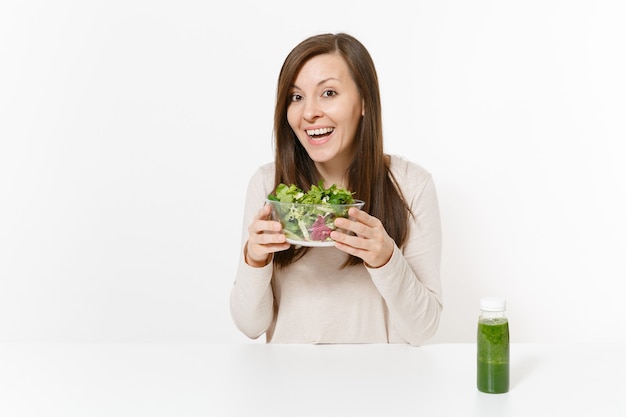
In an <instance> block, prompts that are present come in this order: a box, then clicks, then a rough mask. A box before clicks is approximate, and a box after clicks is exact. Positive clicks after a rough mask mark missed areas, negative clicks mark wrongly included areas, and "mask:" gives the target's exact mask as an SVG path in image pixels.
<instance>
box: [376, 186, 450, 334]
mask: <svg viewBox="0 0 626 417" xmlns="http://www.w3.org/2000/svg"><path fill="white" fill-rule="evenodd" d="M407 182H408V185H418V184H415V182H414V181H411V179H408V181H407ZM411 183H413V184H411ZM405 185H407V184H405ZM408 195H409V196H410V195H411V194H410V193H409V194H408ZM412 195H413V197H412V199H411V200H409V201H407V203H409V204H410V207H411V210H412V212H413V216H411V217H410V222H409V223H410V225H409V237H408V240H407V242H406V244H405V245H404V247H403V249H402V250H400V249H399V248H398V247H397V246H396V247H395V248H394V252H393V254H392V256H391V259H390V260H389V262H387V264H385V265H383V266H382V267H380V268H368V272H369V273H370V275H371V277H372V280H373V282H374V285H376V287H377V288H378V291H379V292H380V294H381V295H382V297H383V298H384V299H385V302H386V304H387V307H388V309H389V319H390V321H391V324H392V326H393V327H394V329H392V330H394V331H395V332H397V334H398V335H399V337H401V338H402V339H403V340H405V341H406V342H407V343H409V344H411V345H415V346H418V345H421V344H423V343H424V342H425V341H426V340H427V339H429V338H430V337H432V336H433V335H434V334H435V332H436V331H437V328H438V326H439V319H440V316H441V311H442V308H443V304H442V296H441V282H440V263H441V221H440V214H439V205H438V201H437V193H436V190H435V185H434V183H433V180H432V177H431V175H430V174H427V176H426V178H425V180H424V181H423V182H422V185H421V186H419V187H417V189H416V190H413V194H412ZM405 196H407V193H406V192H405Z"/></svg>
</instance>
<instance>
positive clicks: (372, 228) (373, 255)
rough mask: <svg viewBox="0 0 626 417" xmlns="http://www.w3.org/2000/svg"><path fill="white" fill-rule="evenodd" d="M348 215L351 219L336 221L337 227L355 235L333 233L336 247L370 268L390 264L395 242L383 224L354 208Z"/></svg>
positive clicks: (332, 237) (339, 232)
mask: <svg viewBox="0 0 626 417" xmlns="http://www.w3.org/2000/svg"><path fill="white" fill-rule="evenodd" d="M348 215H349V216H350V219H344V218H337V219H335V226H337V228H339V229H344V230H346V231H350V232H353V233H354V234H355V235H354V236H353V235H349V234H347V233H342V232H341V231H339V230H335V231H333V232H332V233H331V234H330V238H331V239H333V240H334V241H335V247H336V248H337V249H340V250H342V251H344V252H347V253H349V254H351V255H354V256H358V257H359V258H361V259H363V262H365V265H367V266H368V267H370V268H380V267H381V266H383V265H385V264H386V263H387V262H389V259H391V255H392V254H393V248H394V241H393V239H392V238H391V237H390V236H389V235H388V234H387V231H386V230H385V227H384V226H383V224H382V222H381V221H380V220H378V219H377V218H376V217H374V216H370V215H369V214H367V213H366V212H364V211H363V210H359V209H357V208H354V207H353V208H351V209H350V211H349V212H348Z"/></svg>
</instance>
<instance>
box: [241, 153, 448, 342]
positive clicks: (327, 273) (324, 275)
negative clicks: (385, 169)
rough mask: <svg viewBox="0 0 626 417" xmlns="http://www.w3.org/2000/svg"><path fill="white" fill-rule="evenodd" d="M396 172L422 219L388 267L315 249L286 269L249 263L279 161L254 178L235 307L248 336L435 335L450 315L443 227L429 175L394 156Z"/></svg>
mask: <svg viewBox="0 0 626 417" xmlns="http://www.w3.org/2000/svg"><path fill="white" fill-rule="evenodd" d="M390 167H391V171H392V173H393V175H394V176H395V178H396V180H397V181H398V183H399V185H400V189H401V191H402V192H403V194H404V196H405V198H406V200H407V202H408V203H409V204H410V206H411V210H412V211H413V214H414V217H411V222H410V228H409V238H408V240H407V242H406V244H405V245H404V247H403V248H402V249H400V248H398V247H397V246H396V247H395V249H394V253H393V255H392V257H391V259H390V261H389V262H388V263H387V264H386V265H384V266H382V267H380V268H375V269H372V268H367V267H366V266H364V265H363V264H361V265H357V266H351V267H348V268H345V269H341V268H340V266H341V265H342V264H343V262H344V261H345V259H346V257H347V254H345V253H344V252H342V251H340V250H338V249H336V248H334V247H315V248H311V249H310V250H309V252H308V253H307V254H306V255H305V256H304V257H302V258H300V259H299V260H298V261H296V262H295V263H293V264H291V265H289V266H288V267H286V268H283V269H278V268H276V269H275V268H274V265H273V263H271V262H270V263H269V264H268V265H266V266H265V267H262V268H254V267H251V266H249V265H248V264H246V262H245V261H244V257H243V247H244V245H245V242H246V240H247V238H248V231H247V229H248V226H249V225H250V223H251V221H252V219H253V217H254V216H255V215H256V213H257V212H258V210H259V209H260V208H261V207H262V206H263V204H264V202H265V199H266V197H267V195H268V194H269V193H271V192H272V191H273V188H274V164H273V163H268V164H265V165H263V166H261V167H260V168H259V169H258V170H257V171H256V173H255V174H254V175H253V176H252V177H251V179H250V182H249V186H248V190H247V196H246V205H245V209H244V218H243V230H242V241H241V242H242V247H241V255H240V261H239V267H238V270H237V276H236V278H235V283H234V286H233V288H232V292H231V299H230V308H231V315H232V318H233V321H234V323H235V325H236V326H237V327H238V328H239V329H240V330H241V331H242V332H243V333H244V334H245V335H247V336H248V337H250V338H252V339H256V338H258V337H260V336H261V335H263V334H265V336H266V341H267V342H268V343H409V344H411V345H415V346H417V345H421V344H423V343H424V342H425V341H426V340H427V339H429V338H430V337H432V336H433V335H434V334H435V332H436V330H437V327H438V325H439V318H440V315H441V310H442V296H441V282H440V276H439V275H440V272H439V271H440V262H441V222H440V216H439V205H438V201H437V194H436V190H435V185H434V183H433V180H432V177H431V175H430V173H429V172H427V171H426V170H425V169H424V168H422V167H421V166H419V165H417V164H415V163H412V162H410V161H408V160H406V159H403V158H402V157H399V156H395V155H392V156H391V165H390Z"/></svg>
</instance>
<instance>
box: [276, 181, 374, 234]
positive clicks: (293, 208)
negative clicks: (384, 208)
mask: <svg viewBox="0 0 626 417" xmlns="http://www.w3.org/2000/svg"><path fill="white" fill-rule="evenodd" d="M353 194H354V193H353V192H350V191H348V190H346V189H344V188H341V187H338V186H337V185H335V184H333V185H331V186H330V187H329V188H324V186H323V183H322V182H321V181H320V183H319V184H318V185H312V186H311V189H310V190H308V191H307V192H304V191H302V189H300V188H299V187H297V186H296V185H294V184H291V185H286V184H280V185H278V187H276V192H275V193H273V194H270V195H268V196H267V199H268V201H269V203H270V204H272V208H273V213H274V217H275V218H276V220H278V221H280V222H281V224H282V225H283V231H284V233H285V235H286V236H287V238H288V239H292V240H298V241H318V242H324V241H331V239H330V232H332V231H333V230H335V229H336V227H335V219H336V218H337V217H347V216H348V209H349V208H350V207H352V206H353V205H359V204H360V205H362V202H359V201H358V200H355V199H354V198H353Z"/></svg>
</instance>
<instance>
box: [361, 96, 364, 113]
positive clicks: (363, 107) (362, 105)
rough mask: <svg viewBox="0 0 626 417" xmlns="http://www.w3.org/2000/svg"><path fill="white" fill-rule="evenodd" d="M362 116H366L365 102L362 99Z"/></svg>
mask: <svg viewBox="0 0 626 417" xmlns="http://www.w3.org/2000/svg"><path fill="white" fill-rule="evenodd" d="M361 116H365V100H363V99H361Z"/></svg>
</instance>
